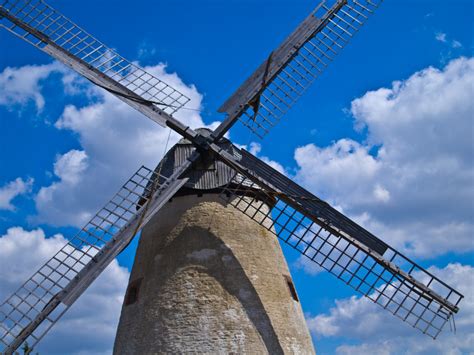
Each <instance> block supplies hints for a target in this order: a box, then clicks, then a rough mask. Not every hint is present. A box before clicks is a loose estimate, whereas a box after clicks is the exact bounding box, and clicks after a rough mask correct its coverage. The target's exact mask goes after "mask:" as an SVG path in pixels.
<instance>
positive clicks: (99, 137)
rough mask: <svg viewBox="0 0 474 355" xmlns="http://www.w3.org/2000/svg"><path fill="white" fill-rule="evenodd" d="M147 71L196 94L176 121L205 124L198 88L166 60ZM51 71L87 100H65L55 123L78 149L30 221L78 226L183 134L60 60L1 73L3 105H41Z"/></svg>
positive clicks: (58, 170)
mask: <svg viewBox="0 0 474 355" xmlns="http://www.w3.org/2000/svg"><path fill="white" fill-rule="evenodd" d="M144 69H145V70H147V71H148V72H150V73H152V74H154V75H155V76H157V77H158V78H160V79H161V80H163V81H164V82H166V83H167V84H169V85H170V86H172V87H173V88H175V89H177V90H178V91H180V92H181V93H183V94H185V95H186V96H188V97H189V98H190V99H191V101H190V102H189V103H188V104H187V107H188V108H192V109H191V110H188V109H183V110H180V111H179V112H177V113H176V114H175V116H176V118H178V119H179V120H181V121H182V122H183V123H185V124H187V125H189V126H191V127H193V128H198V127H203V126H205V124H204V122H203V120H202V118H201V116H200V113H199V110H200V109H201V105H202V95H201V94H200V93H199V92H198V90H197V89H196V87H195V86H193V85H187V84H186V83H184V82H183V81H182V80H181V79H180V78H179V76H178V75H177V74H176V73H168V72H167V70H166V66H165V65H164V64H158V65H156V66H150V67H146V68H144ZM54 72H58V73H59V74H58V75H60V76H61V79H62V83H63V85H64V90H65V92H66V93H67V94H69V95H76V96H78V97H81V95H82V97H84V98H85V99H86V100H83V102H84V104H83V105H82V106H80V105H66V106H65V108H64V110H63V113H62V114H61V116H60V117H58V119H57V120H56V122H55V124H54V125H55V127H56V128H57V129H59V130H67V131H70V132H72V133H74V134H75V136H76V137H77V138H78V140H79V143H80V145H81V149H80V150H71V151H69V152H62V153H61V155H59V157H58V159H57V161H56V163H55V165H54V175H55V181H53V182H52V183H51V184H50V185H48V186H43V187H42V188H41V189H40V190H39V193H38V194H37V196H36V198H35V201H36V208H37V215H36V216H33V217H32V220H33V221H35V222H37V223H48V224H51V225H56V226H60V225H61V226H64V225H75V226H80V225H82V224H83V223H85V222H86V221H87V220H88V218H89V217H90V216H91V214H93V213H94V212H95V211H96V210H97V209H98V208H100V206H101V204H103V203H105V202H106V201H107V199H108V198H110V197H111V196H112V194H113V193H114V192H115V191H116V190H118V188H119V187H120V186H121V184H122V183H123V182H125V181H126V180H127V179H128V177H130V176H131V175H132V174H133V172H135V171H136V170H137V169H138V168H139V167H140V166H141V165H146V166H148V167H150V168H154V166H155V165H156V164H157V163H158V162H159V160H160V159H161V157H162V155H163V153H164V149H165V146H166V144H167V143H168V148H169V147H171V146H172V145H173V144H174V143H176V142H177V141H178V140H179V138H180V137H179V136H178V134H176V133H174V132H173V133H171V135H170V136H169V129H165V128H162V127H161V126H159V125H157V124H156V123H154V122H152V121H151V120H149V119H147V118H145V117H144V116H143V115H142V114H141V113H139V112H137V111H135V110H134V109H132V108H130V107H129V106H128V105H127V104H125V103H123V102H122V101H120V100H118V99H117V98H115V97H113V96H112V95H111V94H109V93H107V92H105V91H104V90H102V89H99V88H96V87H94V86H92V85H90V84H87V83H84V82H81V81H80V80H78V78H77V77H75V76H74V75H72V74H71V73H70V72H69V71H66V70H65V68H63V67H62V66H61V65H60V64H58V63H52V64H49V65H43V66H25V67H21V68H7V69H5V70H4V71H3V72H2V73H1V74H0V88H1V90H0V91H2V96H1V98H0V105H15V104H22V105H24V104H26V103H28V102H29V101H30V100H33V101H34V102H35V103H36V106H37V108H38V109H42V108H43V106H44V105H45V97H43V95H42V92H41V89H42V81H43V80H44V79H46V78H47V77H48V76H50V75H51V74H52V73H54ZM46 100H47V98H46ZM76 101H77V100H76ZM215 125H216V123H214V124H213V125H211V127H213V126H215ZM168 138H169V141H168Z"/></svg>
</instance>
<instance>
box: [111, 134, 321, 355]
mask: <svg viewBox="0 0 474 355" xmlns="http://www.w3.org/2000/svg"><path fill="white" fill-rule="evenodd" d="M220 145H221V146H225V148H226V149H230V150H232V149H234V150H235V148H233V146H232V145H231V144H230V142H229V141H227V140H225V139H223V140H222V141H221V142H220ZM193 149H194V148H193V146H192V145H191V144H189V142H188V141H186V140H184V139H183V140H181V141H180V142H179V143H178V144H177V145H176V146H174V147H173V148H172V149H171V150H170V151H169V152H168V153H167V155H166V156H165V158H164V160H163V164H162V166H161V169H162V171H163V172H166V171H168V172H169V169H173V167H175V166H178V165H179V163H180V162H182V161H183V160H184V159H186V157H187V156H189V154H191V152H192V150H193ZM193 174H194V175H193V176H192V177H191V179H190V181H189V182H188V184H187V185H186V186H185V187H184V188H183V189H182V190H181V191H180V192H179V193H178V195H177V196H175V197H174V198H173V199H172V200H171V201H170V202H169V203H168V204H167V206H165V208H163V209H162V210H161V211H160V212H158V213H157V214H156V215H155V216H154V218H153V219H152V220H151V221H150V222H149V223H148V224H147V225H146V227H145V228H144V229H143V231H142V234H141V238H140V243H139V246H138V250H137V255H136V258H135V263H134V265H133V269H132V273H131V275H130V281H129V285H128V288H127V292H126V295H125V300H124V304H123V306H122V314H121V316H120V323H119V327H118V330H117V337H116V340H115V345H114V354H152V353H169V354H181V353H189V352H193V353H207V354H210V353H212V354H214V353H221V354H227V353H235V354H237V353H238V354H242V353H247V354H265V353H269V354H283V353H285V354H314V348H313V345H312V341H311V337H310V335H309V332H308V329H307V327H306V323H305V319H304V316H303V312H302V309H301V306H300V303H299V301H298V295H297V293H296V290H295V288H294V286H293V282H292V279H291V276H290V273H289V270H288V266H287V264H286V261H285V259H284V257H283V254H282V251H281V248H280V246H279V243H278V241H277V238H276V237H275V236H274V235H273V234H272V233H270V232H269V231H268V230H267V229H265V228H264V227H262V226H261V225H259V224H258V223H256V222H254V221H253V220H251V219H250V218H248V217H247V216H245V215H244V214H242V213H241V212H240V211H238V210H237V209H235V208H234V207H232V206H230V205H225V204H224V202H223V200H222V199H221V198H220V197H219V192H220V189H219V187H222V186H223V185H224V184H226V183H227V182H228V181H229V179H230V176H231V171H230V169H229V168H227V167H226V166H225V165H224V164H221V163H220V162H218V161H211V160H207V161H201V162H200V163H198V164H196V166H195V169H194V172H193Z"/></svg>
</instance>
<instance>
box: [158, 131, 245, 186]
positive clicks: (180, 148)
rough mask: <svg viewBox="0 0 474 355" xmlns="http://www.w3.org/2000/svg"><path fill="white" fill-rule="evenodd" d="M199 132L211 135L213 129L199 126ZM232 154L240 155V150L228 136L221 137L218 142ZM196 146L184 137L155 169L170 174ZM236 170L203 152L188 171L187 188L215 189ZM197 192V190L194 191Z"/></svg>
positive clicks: (232, 175)
mask: <svg viewBox="0 0 474 355" xmlns="http://www.w3.org/2000/svg"><path fill="white" fill-rule="evenodd" d="M196 131H197V132H198V133H199V134H202V135H203V136H205V137H209V136H210V135H211V133H212V131H211V130H210V129H208V128H198V129H197V130H196ZM216 144H217V145H218V146H220V147H221V148H223V149H225V150H226V151H228V152H229V153H231V154H232V155H234V156H236V157H240V151H239V149H238V148H237V147H235V146H234V145H233V144H232V143H231V142H230V140H228V139H227V138H221V139H219V141H218V142H217V143H216ZM195 150H196V147H195V146H194V145H193V144H192V142H190V141H189V140H187V139H185V138H182V139H180V140H179V141H178V143H176V144H175V145H174V146H173V147H172V148H171V149H170V150H169V151H168V152H167V153H166V154H165V156H164V157H163V159H162V161H161V162H160V163H159V164H158V166H157V167H156V169H155V171H160V172H161V174H162V175H164V176H170V175H171V174H172V173H173V172H174V171H175V170H176V169H177V168H178V167H180V166H181V165H182V164H183V163H185V162H186V161H187V160H188V158H189V157H190V156H191V154H192V153H193V152H194V151H195ZM234 175H235V172H234V170H233V169H232V168H230V167H229V166H228V165H226V164H224V163H223V162H221V161H220V160H218V159H215V158H214V157H213V156H211V155H206V154H201V157H200V158H199V160H198V161H196V162H195V163H194V165H193V167H192V169H191V170H190V171H189V172H188V176H189V181H188V182H187V183H186V185H185V186H184V187H185V190H186V189H188V190H189V189H191V190H214V189H219V188H221V187H224V186H226V185H227V184H228V183H229V182H230V181H231V180H232V178H233V177H234ZM194 193H195V192H194Z"/></svg>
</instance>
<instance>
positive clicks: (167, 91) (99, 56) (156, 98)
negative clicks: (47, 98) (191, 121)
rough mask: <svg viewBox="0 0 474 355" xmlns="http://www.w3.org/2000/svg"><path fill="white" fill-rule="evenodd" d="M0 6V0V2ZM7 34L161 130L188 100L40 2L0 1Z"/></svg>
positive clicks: (2, 19) (29, 0)
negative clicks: (46, 56)
mask: <svg viewBox="0 0 474 355" xmlns="http://www.w3.org/2000/svg"><path fill="white" fill-rule="evenodd" d="M0 2H1V0H0ZM0 20H1V22H0V24H1V26H2V27H4V28H6V29H7V30H8V31H10V32H12V33H13V34H15V35H16V36H18V37H20V38H21V39H23V40H25V41H27V42H29V43H30V44H32V45H33V46H35V47H37V48H39V49H40V50H42V51H44V52H46V53H48V54H49V55H51V56H52V57H54V58H55V59H57V60H59V61H60V62H62V63H64V64H66V65H67V66H69V67H71V68H72V69H73V70H75V71H76V72H78V73H79V74H81V75H82V76H84V77H86V78H87V79H89V80H91V81H92V82H93V83H95V84H96V85H99V86H101V87H103V88H104V89H106V90H108V91H110V92H111V93H113V94H114V95H115V96H117V97H118V98H119V99H121V100H122V101H125V102H126V103H128V104H129V105H130V106H132V107H134V108H135V109H137V110H139V111H141V112H142V113H144V114H145V115H146V116H147V117H149V118H151V119H152V120H154V121H155V122H157V123H159V124H161V125H162V126H165V125H166V124H167V123H166V122H167V121H168V120H170V117H169V116H168V114H172V113H174V112H175V111H176V110H178V109H180V108H181V107H182V106H184V105H185V104H186V103H187V102H188V101H189V98H188V97H186V96H185V95H183V94H182V93H180V92H179V91H177V90H176V89H174V88H172V87H171V86H169V85H168V84H166V83H164V82H163V81H162V80H160V79H158V78H157V77H155V76H154V75H152V74H150V73H148V72H146V71H145V70H143V69H142V68H140V67H139V66H137V65H136V64H134V63H132V62H129V61H128V60H126V59H124V58H123V57H121V56H120V55H119V54H117V53H116V52H115V51H114V50H112V49H110V48H108V47H107V46H105V45H104V44H103V43H101V42H100V41H98V40H97V39H95V38H94V37H92V36H91V35H90V34H88V33H87V32H86V31H84V30H83V29H82V28H80V27H79V26H77V25H76V24H75V23H73V22H72V21H70V20H69V19H68V18H67V17H65V16H63V15H62V14H61V13H59V12H58V11H56V10H55V9H53V8H52V7H51V6H49V5H47V4H46V3H45V2H44V1H42V0H3V3H2V4H1V5H0Z"/></svg>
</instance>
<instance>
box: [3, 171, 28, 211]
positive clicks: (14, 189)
mask: <svg viewBox="0 0 474 355" xmlns="http://www.w3.org/2000/svg"><path fill="white" fill-rule="evenodd" d="M32 186H33V179H31V178H29V179H27V180H23V179H22V178H16V179H15V180H13V181H10V182H9V183H7V184H5V185H3V186H1V187H0V210H8V211H13V210H15V206H14V205H13V204H12V201H13V200H14V199H15V198H16V197H18V196H20V195H24V194H27V193H29V192H31V187H32Z"/></svg>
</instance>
